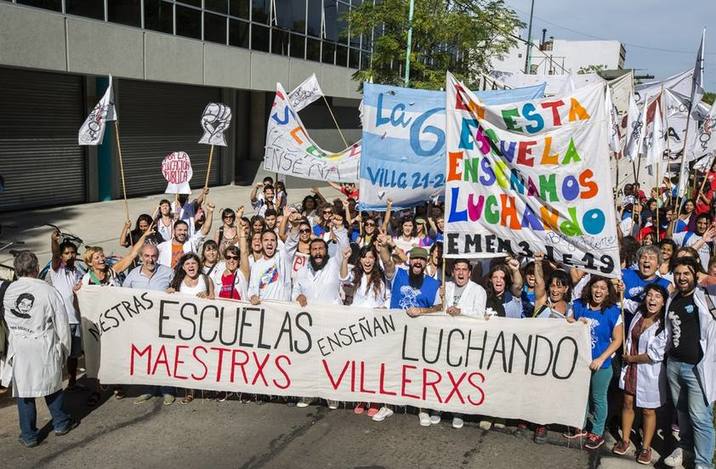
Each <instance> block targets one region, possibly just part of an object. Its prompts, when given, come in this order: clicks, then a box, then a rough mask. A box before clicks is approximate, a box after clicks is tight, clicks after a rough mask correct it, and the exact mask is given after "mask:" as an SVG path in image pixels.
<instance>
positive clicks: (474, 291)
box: [443, 259, 487, 319]
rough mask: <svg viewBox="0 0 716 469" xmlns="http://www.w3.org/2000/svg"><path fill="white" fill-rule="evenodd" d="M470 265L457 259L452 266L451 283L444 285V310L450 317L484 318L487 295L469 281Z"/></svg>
mask: <svg viewBox="0 0 716 469" xmlns="http://www.w3.org/2000/svg"><path fill="white" fill-rule="evenodd" d="M471 273H472V265H471V264H470V262H469V261H468V260H467V259H457V260H456V261H455V262H454V263H453V265H452V281H450V282H446V283H445V301H444V302H443V304H444V305H445V306H447V309H446V310H445V312H446V313H448V314H449V315H450V316H468V317H471V318H477V319H484V318H485V310H486V307H485V304H486V302H487V293H486V292H485V289H484V288H482V287H481V286H480V285H478V284H477V283H475V282H473V281H472V280H470V274H471Z"/></svg>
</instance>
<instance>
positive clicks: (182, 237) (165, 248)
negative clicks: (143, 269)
mask: <svg viewBox="0 0 716 469" xmlns="http://www.w3.org/2000/svg"><path fill="white" fill-rule="evenodd" d="M213 219H214V205H213V204H208V205H207V206H206V223H204V225H203V226H202V227H201V230H200V231H197V232H196V233H194V234H193V235H189V224H188V223H187V222H185V221H184V220H178V221H177V222H175V223H174V237H173V238H172V239H171V241H164V242H163V243H159V244H158V245H157V249H158V250H159V259H158V261H157V262H158V263H159V264H161V265H166V266H167V267H171V268H172V269H173V268H174V267H175V266H176V264H177V262H178V261H179V259H180V258H181V256H183V255H184V254H186V253H187V252H198V251H199V247H200V246H201V243H202V242H203V241H204V238H205V237H206V236H207V235H208V234H209V231H211V224H212V221H213Z"/></svg>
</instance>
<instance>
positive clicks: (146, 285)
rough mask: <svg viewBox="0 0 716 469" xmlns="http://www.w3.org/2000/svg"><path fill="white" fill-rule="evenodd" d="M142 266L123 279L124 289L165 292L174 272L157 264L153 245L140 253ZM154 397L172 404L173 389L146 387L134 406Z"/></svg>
mask: <svg viewBox="0 0 716 469" xmlns="http://www.w3.org/2000/svg"><path fill="white" fill-rule="evenodd" d="M139 255H140V257H141V258H142V265H140V266H138V267H135V268H134V269H132V270H131V271H130V272H129V274H127V278H126V279H124V283H122V286H123V287H124V288H138V289H141V290H154V291H166V289H167V288H169V284H170V283H171V281H172V277H173V276H174V271H173V270H172V269H170V268H169V267H167V266H165V265H161V264H158V263H157V258H158V257H159V251H158V250H157V247H156V246H155V245H153V244H149V243H147V244H145V245H144V246H142V250H141V251H140V254H139ZM155 395H161V396H163V397H164V405H171V404H172V403H173V402H174V388H173V387H171V386H148V388H147V392H144V393H142V394H141V395H140V396H139V397H137V398H136V399H135V400H134V403H135V404H141V403H143V402H146V401H148V400H149V399H151V398H152V397H154V396H155Z"/></svg>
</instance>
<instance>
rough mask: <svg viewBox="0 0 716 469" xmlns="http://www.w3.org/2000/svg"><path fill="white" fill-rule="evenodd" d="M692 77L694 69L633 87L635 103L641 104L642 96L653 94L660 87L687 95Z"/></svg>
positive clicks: (659, 89)
mask: <svg viewBox="0 0 716 469" xmlns="http://www.w3.org/2000/svg"><path fill="white" fill-rule="evenodd" d="M693 78H694V69H693V68H692V69H691V70H687V71H685V72H681V73H677V74H676V75H672V76H670V77H668V78H665V79H663V80H657V81H647V82H644V83H641V84H639V85H636V86H635V87H634V95H635V96H636V102H637V104H639V105H641V104H642V103H643V102H644V98H646V97H647V96H653V95H655V94H656V93H658V92H659V91H661V90H662V89H664V90H671V91H676V92H678V93H680V94H683V95H686V96H687V97H688V96H689V93H690V92H691V82H692V80H693Z"/></svg>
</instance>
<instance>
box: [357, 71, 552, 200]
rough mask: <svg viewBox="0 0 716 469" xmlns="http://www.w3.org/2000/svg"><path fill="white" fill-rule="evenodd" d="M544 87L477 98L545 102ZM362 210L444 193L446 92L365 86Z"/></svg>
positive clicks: (495, 92)
mask: <svg viewBox="0 0 716 469" xmlns="http://www.w3.org/2000/svg"><path fill="white" fill-rule="evenodd" d="M544 87H545V85H544V83H542V84H540V85H535V86H530V87H527V88H520V89H514V90H488V91H481V92H478V93H477V96H479V97H480V99H482V100H484V101H485V102H487V103H490V104H504V103H510V102H517V101H524V100H526V99H534V98H539V97H542V96H544ZM362 110H363V111H362V112H363V114H362V119H363V140H362V142H363V151H362V155H361V163H360V203H359V208H360V209H361V210H385V208H386V203H387V201H388V199H390V200H392V201H393V208H394V209H403V208H408V207H412V206H414V205H418V204H424V203H425V202H426V201H428V200H430V199H435V198H437V197H438V196H442V194H443V192H444V190H445V92H444V91H428V90H416V89H410V88H400V87H397V86H388V85H374V84H372V83H365V84H364V85H363V104H362Z"/></svg>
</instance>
